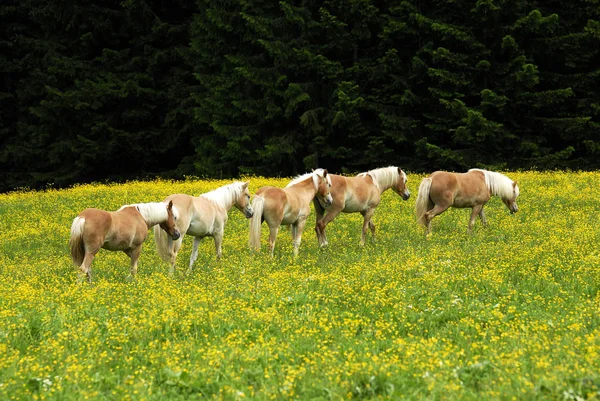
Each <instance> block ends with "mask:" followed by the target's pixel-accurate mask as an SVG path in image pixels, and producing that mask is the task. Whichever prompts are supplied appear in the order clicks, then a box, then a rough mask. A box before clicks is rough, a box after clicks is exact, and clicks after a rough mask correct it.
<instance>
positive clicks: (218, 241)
mask: <svg viewBox="0 0 600 401" xmlns="http://www.w3.org/2000/svg"><path fill="white" fill-rule="evenodd" d="M213 238H214V239H215V250H216V251H217V261H219V260H221V255H222V249H221V245H222V244H223V231H220V232H216V233H214V235H213Z"/></svg>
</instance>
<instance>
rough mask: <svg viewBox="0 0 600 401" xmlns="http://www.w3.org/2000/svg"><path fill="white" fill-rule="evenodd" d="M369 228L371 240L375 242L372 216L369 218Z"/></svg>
mask: <svg viewBox="0 0 600 401" xmlns="http://www.w3.org/2000/svg"><path fill="white" fill-rule="evenodd" d="M369 229H370V230H371V235H372V236H373V242H375V223H373V218H371V220H369Z"/></svg>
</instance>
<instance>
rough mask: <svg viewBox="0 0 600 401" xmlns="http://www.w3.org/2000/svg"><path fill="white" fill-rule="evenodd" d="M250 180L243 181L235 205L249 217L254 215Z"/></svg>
mask: <svg viewBox="0 0 600 401" xmlns="http://www.w3.org/2000/svg"><path fill="white" fill-rule="evenodd" d="M249 184H250V182H248V181H246V182H244V183H242V190H241V191H240V196H239V197H238V198H237V199H236V200H235V207H236V208H237V209H238V210H239V211H240V212H242V213H244V216H246V217H247V218H250V217H252V216H253V215H254V210H253V209H252V205H251V204H250V191H249V190H248V185H249Z"/></svg>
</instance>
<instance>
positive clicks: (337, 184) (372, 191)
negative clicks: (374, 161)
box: [313, 166, 410, 247]
mask: <svg viewBox="0 0 600 401" xmlns="http://www.w3.org/2000/svg"><path fill="white" fill-rule="evenodd" d="M329 177H330V179H331V197H332V199H333V202H332V204H331V206H330V207H328V208H327V211H326V210H325V206H326V205H324V204H323V203H322V201H321V200H320V199H319V198H315V200H314V201H313V203H314V205H315V212H316V215H317V224H316V226H315V231H316V233H317V240H318V241H319V245H320V246H321V247H323V246H326V245H327V244H328V241H327V236H326V234H325V228H326V227H327V224H329V223H330V222H331V221H332V220H333V219H335V218H336V216H337V215H338V214H340V213H360V214H361V215H362V216H363V219H364V220H363V226H362V234H361V238H360V245H364V244H365V236H366V234H367V228H370V229H371V233H372V235H373V240H375V224H373V220H372V218H373V214H374V213H375V208H376V207H377V206H378V205H379V202H380V201H381V195H382V194H383V193H384V192H385V191H387V190H388V189H390V188H392V190H393V191H394V192H396V193H397V194H398V195H400V196H401V197H402V199H404V200H407V199H408V198H409V197H410V192H409V190H408V188H407V187H406V182H407V181H408V178H407V176H406V173H405V172H404V171H402V169H401V168H400V167H395V166H390V167H382V168H378V169H375V170H369V171H367V172H365V173H360V174H358V175H357V176H356V177H344V176H341V175H336V174H329Z"/></svg>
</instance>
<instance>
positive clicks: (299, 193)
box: [249, 168, 332, 256]
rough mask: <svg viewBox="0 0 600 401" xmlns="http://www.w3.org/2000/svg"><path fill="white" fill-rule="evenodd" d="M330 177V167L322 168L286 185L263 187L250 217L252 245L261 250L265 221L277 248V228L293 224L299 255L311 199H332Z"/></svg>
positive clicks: (271, 246)
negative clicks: (263, 223)
mask: <svg viewBox="0 0 600 401" xmlns="http://www.w3.org/2000/svg"><path fill="white" fill-rule="evenodd" d="M330 189H331V178H330V177H329V174H327V170H325V169H322V168H319V169H316V170H314V171H313V172H312V173H306V174H304V175H301V176H298V177H296V178H295V179H293V180H292V181H291V182H290V183H289V184H288V185H287V186H286V187H285V188H283V189H282V188H276V187H262V188H259V190H258V191H257V192H256V194H255V196H254V199H253V200H252V207H253V208H254V216H253V217H252V219H251V220H250V241H249V245H250V248H251V249H253V250H256V251H258V250H260V235H261V227H262V222H263V221H266V222H267V225H268V226H269V251H270V252H271V256H273V252H274V250H275V240H276V239H277V232H278V231H279V227H280V226H282V225H291V227H292V244H293V246H294V256H298V252H299V248H300V242H301V240H302V232H303V231H304V226H305V225H306V219H307V217H308V215H309V214H310V202H311V201H312V200H313V199H314V198H315V196H316V197H317V198H318V199H321V201H322V202H323V204H324V205H326V206H329V205H331V203H332V198H331V193H330Z"/></svg>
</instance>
